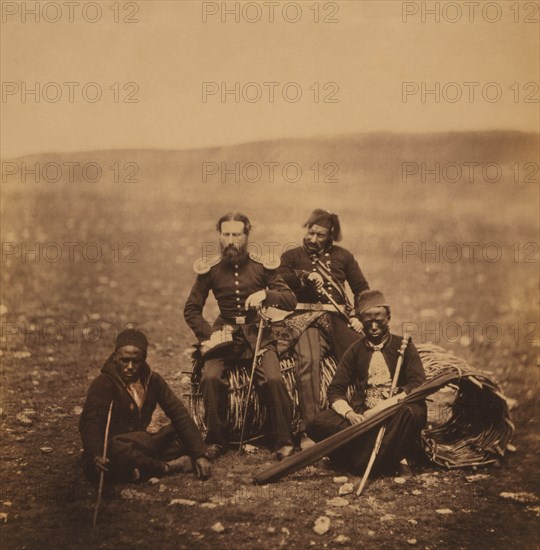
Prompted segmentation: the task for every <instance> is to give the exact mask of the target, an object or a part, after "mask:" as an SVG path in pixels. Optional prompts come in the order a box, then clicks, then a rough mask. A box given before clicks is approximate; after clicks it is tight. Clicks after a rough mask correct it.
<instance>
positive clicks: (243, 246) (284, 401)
mask: <svg viewBox="0 0 540 550" xmlns="http://www.w3.org/2000/svg"><path fill="white" fill-rule="evenodd" d="M216 228H217V230H218V231H219V241H220V248H221V254H220V255H219V256H215V257H212V258H205V257H203V258H201V259H200V260H198V261H197V262H195V265H194V270H195V272H196V273H197V279H196V281H195V284H194V285H193V288H192V289H191V293H190V295H189V297H188V299H187V302H186V304H185V307H184V318H185V320H186V323H187V324H188V325H189V327H190V328H191V330H192V331H193V332H194V333H195V335H196V336H197V338H198V339H199V340H200V341H201V342H205V341H208V340H210V342H212V341H215V340H216V339H215V338H214V337H215V336H216V335H219V334H229V335H232V338H233V339H234V348H233V351H232V353H231V351H230V348H229V351H226V350H224V351H222V352H221V353H220V352H219V350H218V351H217V352H216V353H213V354H212V355H210V354H209V355H207V357H206V358H205V361H204V366H203V369H202V377H201V390H202V394H203V400H204V405H205V415H206V418H205V420H206V425H207V428H208V434H207V437H206V442H207V444H208V453H209V455H210V456H211V457H212V458H215V457H217V456H219V455H221V454H223V453H224V452H225V450H226V445H227V442H228V434H227V390H228V385H227V381H226V379H225V377H224V375H225V369H227V368H234V365H235V362H236V361H237V359H238V358H239V357H240V356H241V355H242V354H243V352H248V354H251V355H252V354H253V351H254V348H255V344H256V340H257V332H258V331H257V328H258V326H257V325H258V322H257V313H256V308H258V307H260V306H269V307H277V308H281V309H284V310H293V309H294V308H295V306H296V298H295V296H294V293H293V292H292V291H291V290H290V289H289V287H288V286H287V285H286V284H285V283H284V282H283V279H282V278H281V277H280V276H279V275H278V273H277V271H276V268H277V267H278V266H279V260H277V261H271V260H269V259H267V258H264V257H257V256H256V255H255V254H252V253H248V251H247V244H248V236H249V232H250V229H251V224H250V221H249V219H248V218H247V216H245V215H244V214H240V213H238V212H230V213H228V214H225V215H224V216H222V217H221V218H220V219H219V221H218V223H217V226H216ZM210 291H212V292H213V293H214V296H215V298H216V300H217V303H218V306H219V311H220V315H219V316H218V318H217V319H216V321H215V322H214V324H213V325H211V324H210V323H208V322H207V321H205V319H204V317H203V308H204V304H205V303H206V299H207V297H208V294H209V292H210ZM260 352H262V357H261V360H260V365H259V367H258V368H257V372H256V380H257V383H258V384H259V386H260V387H261V389H262V393H263V399H264V401H265V402H266V405H267V407H268V412H269V417H270V424H271V430H272V434H271V435H272V438H273V442H274V444H275V447H276V451H277V458H278V459H282V458H284V457H286V456H289V455H291V454H292V453H293V452H294V448H293V446H292V438H291V414H292V404H291V401H290V397H289V394H288V392H287V388H286V386H285V382H284V381H283V378H282V376H281V370H280V366H279V360H278V357H277V353H276V349H275V342H274V340H273V336H272V334H271V331H270V330H269V329H268V328H267V329H265V331H264V333H263V337H262V342H261V349H260ZM203 358H204V357H203Z"/></svg>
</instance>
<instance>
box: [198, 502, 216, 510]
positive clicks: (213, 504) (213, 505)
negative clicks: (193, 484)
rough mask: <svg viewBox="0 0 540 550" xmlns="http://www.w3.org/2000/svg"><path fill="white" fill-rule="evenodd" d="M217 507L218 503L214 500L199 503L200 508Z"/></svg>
mask: <svg viewBox="0 0 540 550" xmlns="http://www.w3.org/2000/svg"><path fill="white" fill-rule="evenodd" d="M217 507H218V505H217V504H216V503H215V502H203V503H202V504H201V508H209V509H212V508H217Z"/></svg>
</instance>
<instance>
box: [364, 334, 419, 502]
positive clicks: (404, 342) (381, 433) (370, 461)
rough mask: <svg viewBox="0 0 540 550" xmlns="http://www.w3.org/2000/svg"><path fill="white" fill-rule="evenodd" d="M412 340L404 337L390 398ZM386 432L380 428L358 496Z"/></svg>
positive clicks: (383, 427)
mask: <svg viewBox="0 0 540 550" xmlns="http://www.w3.org/2000/svg"><path fill="white" fill-rule="evenodd" d="M409 340H410V338H407V337H406V336H403V340H401V347H400V348H399V352H398V353H399V357H398V360H397V364H396V370H395V372H394V378H393V379H392V386H391V387H390V397H392V396H393V395H394V391H395V389H396V386H397V381H398V378H399V371H400V370H401V365H403V356H404V355H405V350H406V349H407V345H408V343H409ZM385 432H386V424H383V425H382V426H381V427H380V428H379V433H378V434H377V439H376V440H375V445H374V446H373V451H372V452H371V456H370V457H369V462H368V464H367V466H366V470H365V472H364V475H363V477H362V480H361V481H360V485H359V486H358V490H357V491H356V496H360V495H361V494H362V491H363V490H364V486H365V484H366V481H367V480H368V477H369V474H370V473H371V468H373V464H374V462H375V459H376V458H377V454H378V453H379V450H380V448H381V444H382V440H383V437H384V434H385Z"/></svg>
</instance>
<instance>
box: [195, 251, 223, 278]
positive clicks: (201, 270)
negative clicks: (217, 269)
mask: <svg viewBox="0 0 540 550" xmlns="http://www.w3.org/2000/svg"><path fill="white" fill-rule="evenodd" d="M219 262H221V256H210V257H209V258H208V257H204V256H203V257H202V258H199V259H198V260H196V262H195V263H194V264H193V271H195V273H197V275H204V274H205V273H208V272H209V271H210V269H212V268H213V267H214V266H215V265H217V264H219Z"/></svg>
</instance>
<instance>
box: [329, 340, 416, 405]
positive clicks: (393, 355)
mask: <svg viewBox="0 0 540 550" xmlns="http://www.w3.org/2000/svg"><path fill="white" fill-rule="evenodd" d="M400 347H401V337H400V336H397V335H396V334H391V335H390V339H389V340H388V342H387V343H386V344H385V346H384V347H383V348H382V350H381V351H382V354H383V357H384V360H385V361H386V365H387V366H388V370H389V371H390V377H391V378H392V379H393V377H394V373H395V372H396V365H397V360H398V357H399V353H398V352H399V349H400ZM372 354H373V350H372V349H371V348H369V347H368V346H367V345H366V338H365V336H364V337H362V338H361V339H360V340H358V342H355V343H354V344H352V345H351V347H350V348H349V349H348V350H347V351H346V352H345V353H344V355H343V357H342V358H341V361H340V362H339V365H338V367H337V370H336V374H335V375H334V378H333V379H332V382H330V385H329V386H328V402H329V403H330V405H332V403H334V402H335V401H337V400H338V399H345V400H346V401H348V399H347V389H348V388H349V386H352V385H354V386H355V387H356V388H357V391H356V392H355V395H354V396H353V398H352V399H351V403H350V404H351V407H352V408H353V409H354V410H355V411H356V412H359V411H361V410H362V405H363V404H364V401H365V396H366V387H367V380H368V373H369V363H370V361H371V356H372ZM425 381H426V374H425V372H424V367H423V366H422V360H421V359H420V356H419V355H418V351H417V349H416V346H415V345H414V344H413V343H412V341H410V342H409V344H408V345H407V349H406V350H405V355H404V357H403V364H402V366H401V370H400V372H399V377H398V383H397V385H398V387H399V388H401V389H402V390H404V391H405V393H410V392H411V391H412V390H413V389H414V388H417V387H418V386H421V385H422V384H423V383H424V382H425Z"/></svg>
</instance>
